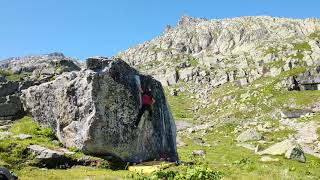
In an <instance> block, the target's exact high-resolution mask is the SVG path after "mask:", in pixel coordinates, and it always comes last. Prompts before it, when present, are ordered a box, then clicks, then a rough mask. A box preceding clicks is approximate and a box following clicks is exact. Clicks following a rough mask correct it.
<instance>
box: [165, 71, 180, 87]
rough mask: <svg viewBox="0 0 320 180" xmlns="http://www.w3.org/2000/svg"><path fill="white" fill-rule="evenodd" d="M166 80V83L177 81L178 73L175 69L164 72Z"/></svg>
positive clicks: (172, 83) (170, 83) (171, 83)
mask: <svg viewBox="0 0 320 180" xmlns="http://www.w3.org/2000/svg"><path fill="white" fill-rule="evenodd" d="M166 80H167V82H168V85H169V86H171V85H174V84H176V83H177V82H178V73H177V71H176V70H173V71H170V72H167V73H166Z"/></svg>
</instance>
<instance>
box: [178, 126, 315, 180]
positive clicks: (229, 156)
mask: <svg viewBox="0 0 320 180" xmlns="http://www.w3.org/2000/svg"><path fill="white" fill-rule="evenodd" d="M234 127H235V126H234V125H232V124H229V125H227V126H222V127H219V128H215V129H214V130H213V132H211V133H208V134H206V135H205V137H204V139H205V140H206V142H207V143H210V144H213V146H212V147H202V146H199V145H196V144H193V143H192V140H191V139H189V138H188V137H184V141H185V142H187V144H188V146H186V147H183V148H179V149H178V152H179V155H180V158H181V160H182V161H190V160H191V157H190V155H191V152H192V150H198V149H203V150H205V151H206V152H207V155H206V158H205V162H208V163H209V167H210V168H212V169H214V170H215V171H220V172H223V174H224V179H306V178H307V177H309V178H315V179H317V178H320V171H319V169H320V159H319V158H315V157H312V156H309V155H307V163H299V162H296V161H293V160H288V159H285V158H283V157H282V156H281V157H276V158H279V159H280V161H279V162H272V163H263V162H260V161H259V159H260V156H259V155H255V154H254V153H253V152H251V151H249V150H247V149H244V148H241V147H238V146H236V142H235V141H234V139H235V135H234V134H233V133H232V131H233V129H234ZM282 133H284V134H287V132H282Z"/></svg>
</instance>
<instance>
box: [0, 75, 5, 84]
mask: <svg viewBox="0 0 320 180" xmlns="http://www.w3.org/2000/svg"><path fill="white" fill-rule="evenodd" d="M2 82H7V79H6V78H5V77H4V76H2V75H1V74H0V83H2Z"/></svg>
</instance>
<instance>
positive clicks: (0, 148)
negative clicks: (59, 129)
mask: <svg viewBox="0 0 320 180" xmlns="http://www.w3.org/2000/svg"><path fill="white" fill-rule="evenodd" d="M9 131H10V132H12V133H13V134H14V135H17V134H20V133H24V134H29V135H32V136H33V138H32V139H27V140H20V139H18V138H14V137H10V138H8V139H4V140H1V141H0V166H5V167H7V168H9V169H11V170H13V171H14V172H15V173H16V174H17V175H18V177H19V178H20V179H85V178H95V179H106V178H107V179H116V177H122V178H124V177H125V176H127V175H129V174H130V173H129V172H128V171H124V170H123V171H113V170H111V169H106V168H94V167H74V168H71V169H67V170H62V169H60V170H59V169H50V170H48V169H45V168H42V169H40V168H36V167H33V166H32V165H33V164H36V163H37V161H36V160H35V157H34V156H33V155H32V154H30V153H28V152H27V150H26V149H27V147H28V145H30V144H38V145H41V146H44V147H48V148H51V149H57V148H60V147H62V144H59V143H58V144H57V143H54V142H53V140H55V139H56V138H55V136H54V133H53V132H52V130H51V129H49V128H41V127H40V126H39V125H38V124H37V123H35V122H34V121H33V120H32V118H30V117H27V116H26V117H24V118H22V119H21V120H18V121H16V122H15V123H14V124H13V126H12V127H11V128H10V130H9ZM82 155H83V154H82V153H80V152H77V153H76V154H75V155H73V156H72V157H79V156H82ZM92 158H94V157H92Z"/></svg>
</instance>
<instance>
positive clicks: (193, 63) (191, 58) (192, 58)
mask: <svg viewBox="0 0 320 180" xmlns="http://www.w3.org/2000/svg"><path fill="white" fill-rule="evenodd" d="M188 61H189V62H190V64H191V67H197V66H198V64H199V60H198V59H196V58H194V57H189V59H188Z"/></svg>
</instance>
